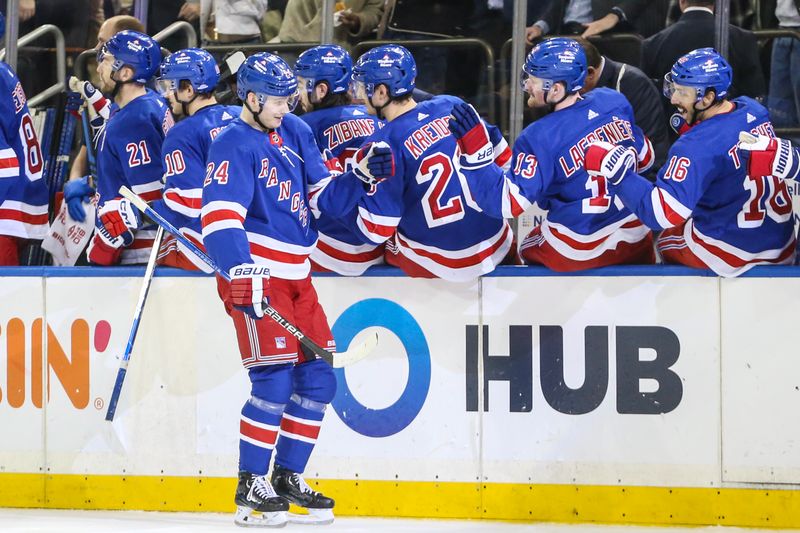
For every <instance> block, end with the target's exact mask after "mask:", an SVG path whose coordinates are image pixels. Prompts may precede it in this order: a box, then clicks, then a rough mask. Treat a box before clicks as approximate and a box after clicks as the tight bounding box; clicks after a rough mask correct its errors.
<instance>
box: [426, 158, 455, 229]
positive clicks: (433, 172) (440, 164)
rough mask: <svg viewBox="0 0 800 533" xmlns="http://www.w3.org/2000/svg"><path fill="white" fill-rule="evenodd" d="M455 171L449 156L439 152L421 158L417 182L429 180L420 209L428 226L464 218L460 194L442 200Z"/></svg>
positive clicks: (433, 226)
mask: <svg viewBox="0 0 800 533" xmlns="http://www.w3.org/2000/svg"><path fill="white" fill-rule="evenodd" d="M454 173H455V168H454V166H453V161H452V159H451V158H449V157H448V156H446V155H445V154H443V153H441V152H437V153H435V154H431V155H429V156H428V157H426V158H425V159H423V160H422V163H420V165H419V170H418V171H417V176H416V177H417V183H419V184H420V185H422V184H423V183H427V182H429V181H430V182H431V184H430V186H429V187H428V190H427V191H425V194H424V195H423V196H422V211H423V212H424V213H425V220H426V222H427V223H428V227H429V228H436V227H439V226H444V225H445V224H449V223H450V222H455V221H457V220H461V219H462V218H464V202H463V200H462V199H461V195H458V194H457V195H455V196H451V197H450V198H448V199H447V200H443V199H442V196H443V195H444V191H445V189H447V185H448V184H449V183H450V179H451V178H452V177H453V175H454Z"/></svg>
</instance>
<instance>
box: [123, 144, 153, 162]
mask: <svg viewBox="0 0 800 533" xmlns="http://www.w3.org/2000/svg"><path fill="white" fill-rule="evenodd" d="M125 151H126V152H128V166H129V167H131V168H133V167H138V166H139V165H146V164H148V163H149V162H150V161H151V159H150V152H148V151H147V143H146V142H145V141H144V140H141V141H139V142H138V143H128V144H127V145H125Z"/></svg>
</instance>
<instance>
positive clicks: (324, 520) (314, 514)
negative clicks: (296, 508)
mask: <svg viewBox="0 0 800 533" xmlns="http://www.w3.org/2000/svg"><path fill="white" fill-rule="evenodd" d="M307 510H308V514H296V513H289V522H290V523H292V524H305V525H307V526H326V525H328V524H333V509H307Z"/></svg>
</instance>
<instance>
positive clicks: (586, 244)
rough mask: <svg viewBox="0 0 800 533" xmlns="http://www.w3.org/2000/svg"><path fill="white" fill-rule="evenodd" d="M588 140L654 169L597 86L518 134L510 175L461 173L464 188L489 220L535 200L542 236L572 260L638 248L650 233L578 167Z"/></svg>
mask: <svg viewBox="0 0 800 533" xmlns="http://www.w3.org/2000/svg"><path fill="white" fill-rule="evenodd" d="M595 141H606V142H611V143H614V144H621V145H625V146H630V147H633V148H634V149H635V150H636V152H637V154H638V162H639V169H640V170H642V171H644V170H646V169H648V168H649V167H650V166H651V165H652V163H653V160H654V151H653V146H652V144H651V143H650V141H649V140H648V139H647V138H646V137H645V136H644V134H643V133H642V130H641V129H640V128H639V127H638V126H636V125H635V123H634V119H633V110H632V109H631V106H630V104H629V103H628V101H627V99H626V98H625V97H624V96H623V95H622V94H620V93H618V92H617V91H613V90H611V89H606V88H597V89H594V90H592V91H590V92H588V93H587V94H586V95H584V96H583V98H582V99H580V100H578V101H577V102H575V103H574V104H573V105H571V106H569V107H567V108H564V109H561V110H558V111H555V112H553V113H550V114H548V115H546V116H545V117H543V118H541V119H539V120H537V121H536V122H534V123H532V124H531V125H530V126H528V127H527V128H525V129H524V130H523V132H522V134H521V135H520V137H519V138H518V139H517V141H516V142H515V143H514V150H513V155H512V164H511V167H512V168H511V169H510V170H509V171H506V172H505V173H501V172H498V171H497V169H494V168H492V167H485V168H484V169H480V170H478V171H474V172H465V174H466V175H467V179H468V183H469V187H470V190H471V192H472V194H473V196H474V197H475V200H476V201H477V203H478V204H479V205H480V206H481V207H482V208H483V209H484V210H485V212H486V213H487V214H491V215H492V216H496V217H516V216H518V215H520V214H522V213H523V212H524V211H525V210H526V209H527V208H528V207H530V206H531V205H532V204H533V203H534V202H537V203H538V205H539V207H541V208H542V209H546V210H547V215H546V217H545V220H544V221H543V222H542V225H541V235H542V238H544V239H545V241H547V243H548V244H549V245H550V246H552V247H553V248H554V249H555V250H556V251H558V252H559V253H560V254H561V255H563V256H565V257H567V258H569V259H572V260H575V261H589V260H591V259H595V258H597V257H599V256H601V255H602V254H603V253H604V252H606V251H607V250H613V249H615V248H616V247H617V245H618V244H619V243H620V242H629V243H635V242H639V241H641V240H642V239H644V238H646V237H647V235H648V234H649V230H648V229H647V228H646V227H645V226H644V225H643V224H641V222H639V221H638V220H636V217H635V216H634V215H633V214H632V213H631V211H630V210H629V209H627V208H626V207H625V206H623V205H622V203H621V202H619V201H618V200H616V199H615V198H614V196H613V194H611V193H610V192H609V189H608V185H607V183H606V180H605V178H603V177H599V176H589V174H588V173H587V172H586V169H585V168H584V167H583V157H584V152H585V151H586V149H587V148H588V146H589V144H590V143H592V142H595Z"/></svg>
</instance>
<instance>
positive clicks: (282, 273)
mask: <svg viewBox="0 0 800 533" xmlns="http://www.w3.org/2000/svg"><path fill="white" fill-rule="evenodd" d="M237 88H238V93H239V98H240V99H241V100H242V101H243V102H244V106H243V108H242V110H241V116H240V118H238V119H236V120H234V121H233V122H231V123H230V124H229V125H228V126H227V127H226V128H225V129H224V130H223V131H222V132H221V133H220V134H219V135H218V136H217V138H216V139H215V140H214V142H213V143H212V144H211V149H210V150H209V154H208V161H207V168H206V178H205V181H204V183H203V196H202V210H201V217H202V224H203V242H204V244H205V246H206V248H207V250H208V253H209V255H210V256H211V257H212V258H213V259H214V261H215V262H216V263H217V264H218V265H219V266H220V267H221V268H223V269H225V270H227V271H229V272H230V277H231V282H230V283H227V282H225V281H223V280H222V279H221V278H219V277H218V278H217V280H218V288H219V293H220V297H221V298H222V300H223V301H224V302H225V308H226V311H227V312H228V314H229V315H230V316H231V318H232V319H233V323H234V327H235V328H236V336H237V339H238V344H239V351H240V354H241V357H242V363H243V365H244V367H245V368H246V369H247V370H248V373H249V377H250V382H251V384H252V388H251V396H250V399H249V400H248V401H247V402H245V404H244V407H243V408H242V413H241V420H240V426H239V428H240V440H239V486H238V488H237V490H236V504H237V506H238V511H237V514H236V523H237V524H240V525H263V526H280V525H283V524H285V523H286V520H287V516H286V510H287V509H288V503H287V500H288V501H291V502H292V503H295V504H298V505H301V506H303V507H306V508H307V509H309V511H310V512H311V515H310V518H309V520H313V521H316V522H322V523H329V522H330V521H332V520H333V513H332V508H333V505H334V502H333V500H332V499H330V498H328V497H326V496H324V495H322V494H320V493H319V492H315V491H314V490H312V489H311V488H310V487H309V486H308V484H307V483H306V482H305V481H304V480H303V477H302V473H303V471H304V470H305V467H306V464H307V463H308V460H309V456H310V455H311V452H312V450H313V449H314V444H315V443H316V440H317V436H318V435H319V430H320V426H321V424H322V418H323V415H324V413H325V408H326V406H327V405H328V403H330V402H331V400H332V399H333V396H334V394H335V392H336V378H335V376H334V374H333V371H332V370H331V368H330V366H329V365H328V363H326V362H325V361H324V360H322V359H316V358H315V356H314V354H312V353H310V352H307V351H306V350H305V349H304V348H302V347H299V346H298V343H297V341H296V339H295V337H293V336H290V335H288V334H287V332H286V331H285V330H284V329H283V328H282V327H281V326H279V325H278V324H277V323H276V322H274V321H273V320H271V319H269V318H263V316H264V306H263V304H264V301H265V300H268V301H269V303H270V305H271V306H273V307H274V308H275V309H276V310H277V311H278V312H279V313H280V314H281V315H283V316H284V317H285V318H286V319H287V320H289V321H290V322H291V323H293V324H295V325H297V327H298V328H299V329H301V330H302V331H303V332H304V333H305V334H306V335H308V336H309V338H311V339H312V340H313V341H314V342H316V343H317V344H319V345H320V346H323V347H326V348H327V349H328V350H331V351H334V350H335V342H334V340H333V336H332V334H331V331H330V328H329V326H328V321H327V318H326V317H325V313H324V311H323V310H322V307H321V306H320V304H319V302H318V300H317V293H316V291H315V290H314V286H313V285H312V284H311V277H310V263H309V260H308V256H309V254H310V253H311V250H312V249H313V248H314V245H315V243H316V240H317V230H316V228H315V224H314V221H313V219H312V218H311V213H310V212H309V210H312V211H316V210H319V211H322V212H330V213H331V214H332V215H333V216H337V215H342V214H344V213H346V212H349V211H351V210H352V209H353V207H354V206H355V203H356V202H357V201H358V199H359V198H360V197H361V196H362V195H363V194H364V193H365V191H366V190H367V189H368V187H369V186H371V185H375V184H377V183H378V182H379V181H380V180H382V179H384V178H387V177H389V176H390V175H391V173H392V168H393V162H392V154H391V150H389V149H388V147H386V146H385V145H383V146H381V145H380V144H373V145H372V146H370V147H368V148H365V149H364V150H363V152H361V153H359V154H358V155H357V159H358V161H359V163H358V164H357V165H356V167H354V169H353V171H351V172H346V173H344V174H341V175H339V176H337V177H336V179H331V176H330V171H329V170H328V168H327V167H326V166H325V162H324V161H323V159H322V155H321V153H320V151H319V148H318V147H317V144H316V142H315V141H314V135H313V133H312V132H311V128H309V127H308V125H306V124H305V123H304V122H303V121H302V120H300V119H299V118H297V117H296V116H294V115H292V114H291V113H290V112H291V110H292V109H294V106H295V104H296V102H297V97H298V96H297V80H296V79H295V77H294V74H293V73H292V71H291V69H290V68H289V66H288V65H287V64H286V63H285V62H284V61H283V60H282V59H280V58H279V57H277V56H274V55H272V54H269V53H266V52H262V53H258V54H255V55H253V56H251V57H249V58H248V59H247V60H246V61H245V62H244V64H243V65H242V66H241V67H240V69H239V72H238V75H237ZM381 186H382V184H381V185H378V188H380V187H381ZM295 363H296V364H295ZM279 430H280V436H278V432H279ZM273 449H276V454H275V466H274V468H273V471H272V478H271V483H270V479H269V478H267V472H268V471H269V467H270V460H271V458H272V451H273ZM254 512H257V513H260V514H261V516H258V515H254V514H253V513H254Z"/></svg>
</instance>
